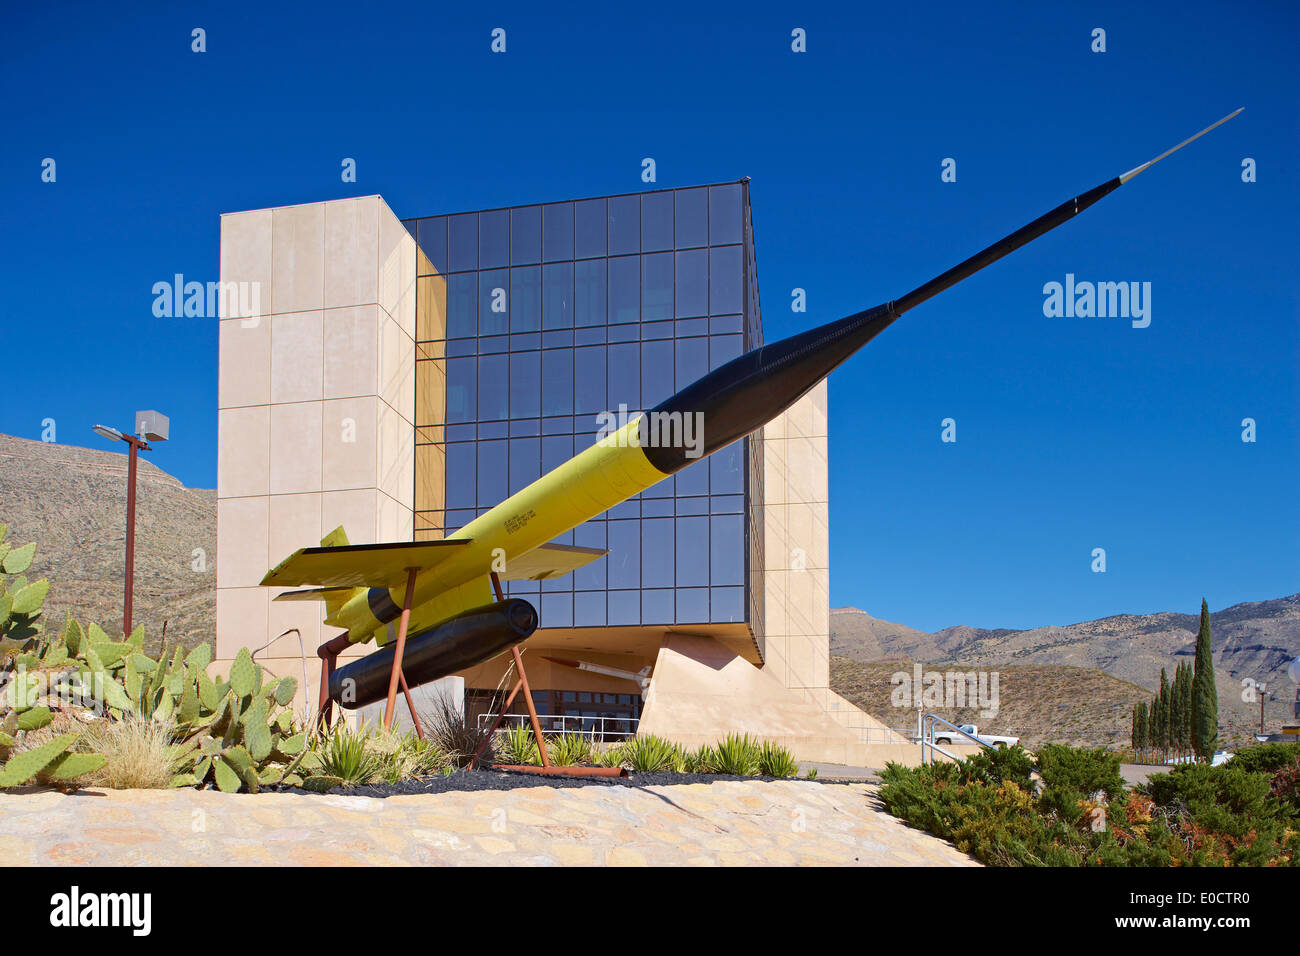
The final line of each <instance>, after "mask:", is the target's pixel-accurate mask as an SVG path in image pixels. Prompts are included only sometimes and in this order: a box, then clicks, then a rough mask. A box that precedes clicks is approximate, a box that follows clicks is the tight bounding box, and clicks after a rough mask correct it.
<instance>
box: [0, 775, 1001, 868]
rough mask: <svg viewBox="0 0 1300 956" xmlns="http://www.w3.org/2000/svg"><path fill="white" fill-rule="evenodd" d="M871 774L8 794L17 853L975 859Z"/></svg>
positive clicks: (698, 860)
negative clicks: (908, 820) (890, 797)
mask: <svg viewBox="0 0 1300 956" xmlns="http://www.w3.org/2000/svg"><path fill="white" fill-rule="evenodd" d="M874 794H875V787H874V786H873V785H871V784H866V783H852V784H831V783H818V782H811V781H794V780H788V781H778V782H764V781H719V782H714V783H708V784H705V783H697V784H687V785H681V786H662V787H658V786H652V787H644V788H641V787H608V786H604V787H602V786H585V787H569V788H556V787H550V786H544V785H541V786H536V787H527V788H521V789H515V790H496V791H473V792H453V793H441V794H421V795H414V796H394V797H388V798H385V799H376V798H372V797H354V796H330V795H327V796H316V795H310V794H298V793H267V794H258V795H255V796H251V795H246V794H223V793H219V792H216V791H198V790H177V791H163V790H125V791H113V790H107V791H106V790H83V791H80V792H78V793H76V794H73V795H70V796H64V795H62V794H59V793H55V792H52V791H38V792H21V793H9V794H0V863H3V864H5V865H10V866H12V865H50V864H54V865H146V866H186V865H207V866H222V865H254V866H276V865H308V866H315V865H319V866H357V865H362V866H365V865H371V864H378V865H414V866H465V865H470V866H473V865H510V866H520V865H523V866H527V865H539V866H550V865H584V864H605V865H611V866H624V865H627V866H640V865H681V864H687V865H709V866H711V865H723V866H729V865H730V866H754V865H778V866H782V865H832V866H835V865H849V866H854V865H856V866H912V865H921V866H936V865H953V866H975V865H978V864H976V863H975V861H973V860H972V859H970V858H969V857H967V856H966V855H965V854H962V853H959V852H958V851H957V850H955V849H954V848H952V847H951V846H949V845H948V844H947V843H944V842H943V841H942V840H938V839H936V838H934V837H932V836H930V835H929V834H926V833H923V832H921V831H918V830H913V829H911V828H909V827H907V826H905V825H904V824H903V823H901V822H900V821H898V820H897V819H895V818H894V817H891V816H889V815H888V814H887V813H885V812H884V811H883V810H881V809H878V804H877V802H876V800H875V796H874Z"/></svg>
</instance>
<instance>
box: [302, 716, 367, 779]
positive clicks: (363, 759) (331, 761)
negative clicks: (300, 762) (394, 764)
mask: <svg viewBox="0 0 1300 956" xmlns="http://www.w3.org/2000/svg"><path fill="white" fill-rule="evenodd" d="M369 743H370V732H369V731H367V730H354V729H352V728H351V727H349V726H347V725H346V724H344V723H339V724H336V725H335V726H334V727H333V728H332V729H331V730H330V731H329V733H327V734H325V735H324V736H322V737H321V738H320V740H319V742H318V744H317V745H316V747H315V748H314V749H315V751H316V755H317V757H318V758H319V760H320V764H319V768H320V775H321V776H323V777H327V778H330V779H333V780H337V781H338V784H335V785H336V786H338V785H348V786H360V785H362V784H367V783H373V782H374V781H375V780H377V779H378V778H379V777H380V775H381V773H382V772H383V769H384V760H383V757H382V756H380V754H378V753H376V752H375V751H374V750H373V749H372V748H371V747H370V746H369Z"/></svg>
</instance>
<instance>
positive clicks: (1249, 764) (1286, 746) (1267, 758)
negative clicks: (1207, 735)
mask: <svg viewBox="0 0 1300 956" xmlns="http://www.w3.org/2000/svg"><path fill="white" fill-rule="evenodd" d="M1297 760H1300V743H1294V744H1292V743H1271V744H1256V745H1255V746H1252V747H1244V748H1243V749H1241V750H1240V751H1238V752H1237V753H1236V754H1235V755H1234V756H1233V758H1232V760H1230V761H1229V763H1231V764H1232V765H1233V766H1234V767H1240V768H1241V769H1242V770H1250V771H1254V772H1256V773H1275V772H1276V771H1278V770H1281V769H1282V768H1283V767H1285V766H1287V765H1289V764H1293V763H1295V762H1296V761H1297Z"/></svg>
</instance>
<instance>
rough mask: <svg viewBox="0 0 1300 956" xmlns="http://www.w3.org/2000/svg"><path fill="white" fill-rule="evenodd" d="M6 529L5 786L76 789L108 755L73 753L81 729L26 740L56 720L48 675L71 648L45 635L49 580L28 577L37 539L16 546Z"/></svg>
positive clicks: (0, 578)
mask: <svg viewBox="0 0 1300 956" xmlns="http://www.w3.org/2000/svg"><path fill="white" fill-rule="evenodd" d="M7 534H8V529H7V528H6V527H5V526H4V525H2V524H0V789H5V788H8V787H20V786H23V785H25V784H29V783H37V784H42V785H45V786H53V787H58V788H59V789H60V790H65V791H66V790H75V789H76V788H77V785H78V782H79V781H78V778H80V777H82V776H84V775H85V774H88V773H92V772H94V771H96V770H98V769H99V768H100V767H102V766H104V758H103V757H101V756H99V755H98V754H85V753H74V752H72V749H71V748H72V747H73V746H74V745H75V744H76V742H77V738H78V736H79V735H78V734H77V733H64V734H60V735H59V736H57V737H53V738H51V739H50V740H47V741H44V742H42V743H35V742H33V743H31V744H30V745H29V743H28V741H27V740H26V739H25V738H26V737H27V735H28V734H34V733H35V732H37V731H40V730H42V729H44V728H45V727H48V726H49V725H50V724H51V723H52V722H53V720H54V714H53V712H52V711H51V709H50V706H49V704H48V702H47V698H48V697H49V695H50V690H51V686H52V685H51V681H50V679H49V677H48V676H46V675H47V674H49V673H50V672H53V671H57V670H58V668H60V666H61V665H62V664H64V663H65V662H66V661H67V653H66V648H65V645H64V644H63V642H62V641H47V640H45V639H43V638H42V636H41V635H42V632H43V629H44V628H43V625H42V623H41V621H40V617H41V612H42V609H43V606H44V603H45V595H46V594H47V593H48V591H49V589H50V583H49V581H47V580H45V579H44V578H41V579H40V580H39V581H28V580H27V578H26V576H25V572H26V571H27V569H28V568H29V567H31V563H32V558H33V557H34V556H35V554H36V544H35V542H31V543H28V544H25V545H23V546H21V547H18V548H15V547H13V546H12V545H11V544H10V543H9V542H8V541H6V540H5V538H6V536H7ZM37 739H38V740H39V738H37Z"/></svg>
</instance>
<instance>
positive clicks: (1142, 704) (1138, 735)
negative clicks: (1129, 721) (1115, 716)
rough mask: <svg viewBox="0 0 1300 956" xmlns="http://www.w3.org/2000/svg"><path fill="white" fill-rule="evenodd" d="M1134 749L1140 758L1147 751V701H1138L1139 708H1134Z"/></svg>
mask: <svg viewBox="0 0 1300 956" xmlns="http://www.w3.org/2000/svg"><path fill="white" fill-rule="evenodd" d="M1133 726H1134V731H1133V749H1134V750H1136V751H1137V752H1138V755H1139V757H1140V756H1141V754H1142V753H1144V752H1145V751H1146V749H1147V738H1148V732H1149V731H1148V727H1147V705H1146V701H1138V703H1137V706H1136V707H1134V708H1133Z"/></svg>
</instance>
